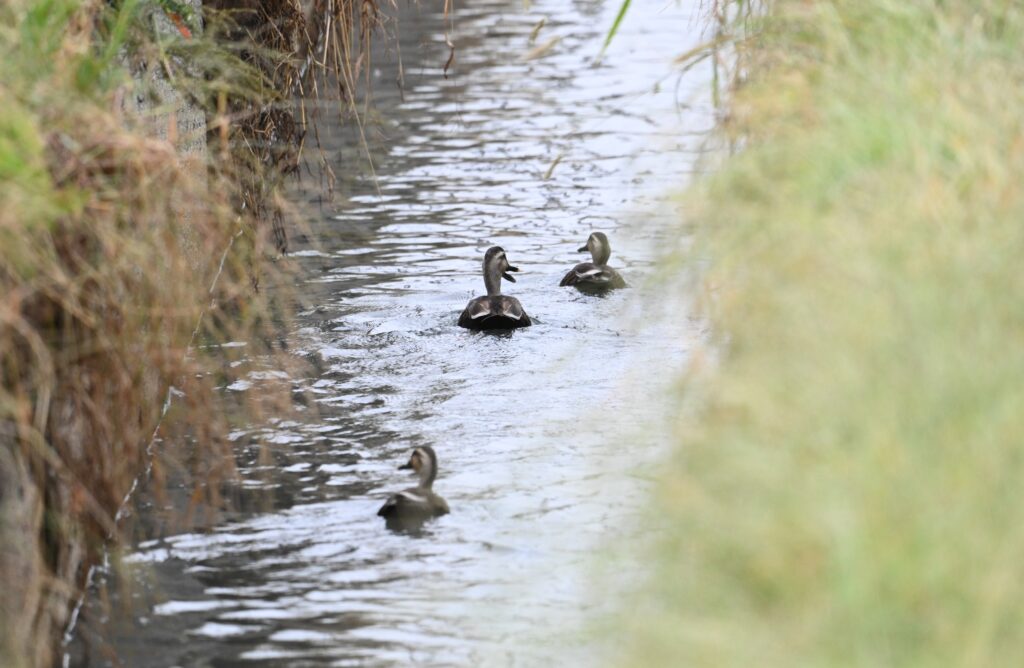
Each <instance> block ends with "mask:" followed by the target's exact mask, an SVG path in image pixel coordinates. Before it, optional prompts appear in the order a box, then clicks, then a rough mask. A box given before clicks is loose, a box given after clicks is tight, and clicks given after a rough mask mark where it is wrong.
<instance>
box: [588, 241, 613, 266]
mask: <svg viewBox="0 0 1024 668" xmlns="http://www.w3.org/2000/svg"><path fill="white" fill-rule="evenodd" d="M611 256H612V249H611V248H609V247H608V246H607V245H606V244H603V243H600V242H598V243H596V244H594V247H593V249H591V251H590V257H592V258H593V259H594V264H597V265H605V264H608V258H610V257H611Z"/></svg>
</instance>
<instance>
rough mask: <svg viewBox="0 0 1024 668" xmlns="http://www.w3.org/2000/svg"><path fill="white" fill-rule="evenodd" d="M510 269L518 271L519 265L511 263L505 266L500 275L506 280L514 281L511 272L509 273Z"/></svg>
mask: <svg viewBox="0 0 1024 668" xmlns="http://www.w3.org/2000/svg"><path fill="white" fill-rule="evenodd" d="M510 271H519V267H513V266H512V265H509V266H507V267H505V273H503V274H502V275H501V277H502V278H504V279H505V280H506V281H509V282H511V283H515V282H516V279H515V278H514V277H513V276H512V274H510V273H509V272H510Z"/></svg>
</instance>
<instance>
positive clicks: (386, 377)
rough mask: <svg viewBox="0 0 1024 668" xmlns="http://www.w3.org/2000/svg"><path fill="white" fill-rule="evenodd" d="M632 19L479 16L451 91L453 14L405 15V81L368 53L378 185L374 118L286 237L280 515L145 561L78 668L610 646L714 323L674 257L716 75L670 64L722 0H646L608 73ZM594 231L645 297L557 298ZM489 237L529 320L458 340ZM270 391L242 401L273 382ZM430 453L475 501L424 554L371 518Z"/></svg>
mask: <svg viewBox="0 0 1024 668" xmlns="http://www.w3.org/2000/svg"><path fill="white" fill-rule="evenodd" d="M429 4H430V5H439V4H440V3H429ZM617 8H618V3H614V2H613V3H610V4H607V5H606V4H602V3H594V2H582V1H580V2H573V3H566V2H562V1H560V0H546V1H542V2H536V3H533V5H532V7H530V8H529V9H525V8H524V5H523V3H522V2H521V1H512V0H510V1H508V2H501V1H499V0H482V1H481V2H477V3H474V4H473V5H472V6H471V7H458V8H457V10H456V14H455V18H454V24H455V32H454V34H453V41H454V42H455V44H456V46H457V52H456V65H455V67H454V69H453V70H452V72H451V73H450V75H451V76H450V78H449V79H447V80H445V79H444V78H442V76H441V72H440V69H441V66H442V65H443V63H444V61H445V60H446V58H447V49H446V48H444V46H443V39H442V37H441V31H442V30H443V25H444V23H443V18H442V16H441V15H440V10H439V8H438V10H437V11H435V9H434V7H432V6H430V7H428V3H421V5H420V6H419V7H418V8H417V7H415V6H408V7H406V6H405V5H404V4H403V10H402V11H403V14H402V17H403V18H402V21H401V23H400V25H399V28H398V32H399V34H400V35H401V37H402V58H403V61H404V65H405V89H404V93H402V94H400V93H399V91H398V90H397V89H396V88H395V87H394V86H393V85H392V83H391V82H392V81H393V79H394V75H395V67H394V63H393V59H392V61H391V62H388V61H387V60H386V59H385V58H383V57H380V58H378V62H379V64H376V65H374V67H375V75H376V79H377V82H376V83H375V93H374V105H375V107H374V108H375V109H376V111H375V112H374V114H373V116H372V118H371V119H369V121H370V122H368V124H367V128H366V137H367V145H368V148H369V150H370V152H371V154H372V155H373V157H374V161H375V167H376V172H377V183H376V184H375V183H374V181H373V179H371V178H369V177H368V175H367V171H368V170H367V169H366V168H365V165H366V163H365V157H364V156H363V155H362V153H363V152H364V150H365V148H367V147H365V146H362V145H361V142H360V141H359V140H358V137H357V135H356V133H354V132H353V131H352V129H351V127H349V128H348V129H337V128H336V129H335V130H334V132H331V133H328V132H326V130H325V134H324V136H325V137H326V138H325V140H324V145H325V150H326V156H327V158H328V159H329V160H330V161H331V163H332V164H333V166H334V170H335V172H336V173H337V175H338V182H337V184H336V199H335V203H334V204H325V205H323V206H319V204H318V202H317V201H316V199H315V198H313V197H311V199H309V200H308V201H307V202H306V203H305V204H306V205H307V206H308V207H309V210H312V211H314V212H316V215H313V216H312V217H311V220H310V222H309V231H308V238H307V239H299V240H297V241H296V242H295V243H293V250H294V251H295V252H294V254H293V256H292V262H295V263H297V264H298V266H299V269H300V271H299V275H300V276H301V280H302V285H301V287H300V289H299V292H300V294H301V295H302V301H301V306H300V314H299V316H298V318H297V321H296V326H295V328H294V331H293V332H291V334H290V336H289V346H290V348H291V352H292V353H293V354H294V355H295V356H296V357H298V358H303V359H307V360H312V361H313V362H314V364H313V365H311V366H310V367H309V369H310V370H309V371H307V372H298V373H297V372H295V371H289V374H290V376H289V379H290V382H292V383H293V384H294V387H295V389H296V390H297V391H299V392H301V393H304V394H305V395H306V396H308V397H312V401H311V402H310V403H309V406H308V407H305V408H303V407H302V406H300V411H299V413H298V415H297V416H292V417H290V418H288V419H270V420H267V421H266V422H263V423H259V424H251V425H249V426H248V427H247V428H245V429H239V430H238V431H236V432H234V433H233V434H232V440H233V443H234V447H235V450H236V453H237V454H238V458H239V461H240V462H241V469H240V474H241V476H242V481H241V489H243V490H245V492H246V494H248V495H250V496H252V497H253V498H259V499H262V503H253V504H245V505H244V506H243V507H241V508H238V509H236V511H235V512H234V513H232V514H231V515H230V516H229V518H228V519H224V520H223V521H220V522H217V523H215V524H214V525H213V526H212V527H209V528H208V529H207V530H203V531H198V530H194V531H191V532H186V533H179V534H171V535H162V536H158V537H156V538H153V539H150V540H144V541H142V542H140V543H139V544H138V545H137V546H135V548H134V549H133V550H132V551H131V553H130V554H129V555H128V557H127V561H128V562H129V563H135V564H140V565H142V566H143V567H142V568H139V569H136V570H135V580H136V581H135V583H134V586H133V587H132V589H131V590H130V594H129V596H128V597H129V598H131V599H133V604H132V605H130V606H123V605H114V606H113V607H112V609H111V610H110V611H109V613H108V612H105V611H103V609H102V608H101V607H100V606H96V605H90V606H89V607H88V608H87V612H86V615H85V620H84V621H83V623H82V627H83V630H82V635H83V636H89V646H88V647H85V648H84V649H83V648H81V647H80V648H79V649H78V653H77V654H76V657H77V658H76V661H78V662H82V663H85V662H86V661H88V662H90V663H92V664H94V665H96V664H99V665H103V664H105V663H107V662H109V658H108V657H109V654H110V653H113V654H116V655H117V656H118V657H120V659H121V660H122V661H124V662H125V664H127V665H139V666H142V665H145V666H175V665H180V666H225V665H241V664H245V665H249V664H265V665H282V664H287V665H339V666H344V665H374V666H377V665H407V664H409V663H418V664H424V665H479V664H498V665H506V664H511V665H533V664H538V665H539V664H547V663H550V662H552V661H556V660H557V661H567V660H572V661H575V662H582V661H587V662H590V661H592V660H593V659H594V658H596V656H597V653H598V652H599V651H600V647H601V643H599V642H596V641H594V639H593V638H591V637H590V636H588V634H587V630H588V628H589V625H590V624H592V623H593V620H595V619H597V618H598V617H599V616H600V615H601V614H602V613H604V612H606V611H611V610H615V604H616V601H617V600H618V599H617V595H618V593H619V592H621V591H622V590H623V589H624V588H626V587H628V586H629V584H630V583H631V582H633V581H635V579H636V578H639V577H642V576H643V569H642V565H641V564H640V563H638V562H636V561H635V560H630V557H629V556H628V553H629V552H630V549H629V548H630V546H632V545H634V544H636V543H637V542H638V541H642V540H643V539H644V532H643V530H642V525H641V524H640V522H639V521H638V514H639V513H641V512H642V511H643V509H644V502H645V499H646V495H647V493H648V491H649V486H650V482H649V476H648V474H647V473H648V472H649V469H650V466H651V464H652V463H653V462H657V460H658V458H659V457H660V456H663V455H664V453H665V449H666V444H667V437H666V435H665V434H666V428H665V424H666V422H667V421H668V419H670V418H671V406H672V401H671V398H670V397H669V396H668V392H669V388H670V384H671V382H672V381H673V379H674V377H675V375H676V371H677V370H678V369H680V368H681V367H682V366H683V365H684V364H685V363H686V360H687V352H688V350H689V349H690V348H691V347H693V345H694V344H695V342H696V341H697V339H698V337H699V335H700V328H699V324H698V323H697V322H696V320H695V319H694V318H693V316H692V315H691V313H690V312H689V311H688V310H687V307H686V305H685V304H682V303H679V301H680V300H679V299H678V298H677V295H676V294H675V293H672V296H671V297H669V296H665V294H664V293H663V292H662V289H663V285H662V280H660V278H659V276H658V275H657V274H656V273H655V271H656V270H655V266H654V265H653V261H654V260H655V259H656V258H657V256H658V255H659V253H660V252H662V251H663V250H665V249H666V248H674V247H677V246H678V245H680V244H682V243H685V238H683V237H682V232H681V230H682V229H684V228H683V227H682V226H681V225H680V219H681V214H680V212H679V211H678V210H677V208H676V206H674V205H673V204H672V203H671V202H669V201H667V200H666V195H668V194H670V193H671V192H673V191H678V190H679V189H680V188H681V187H682V186H683V185H685V183H686V181H687V179H688V178H689V175H690V174H691V173H692V171H693V170H694V168H695V161H696V159H697V157H698V148H699V147H700V146H701V142H702V137H703V135H704V133H705V132H706V131H707V129H708V126H709V124H710V123H711V119H712V114H711V112H710V110H709V108H708V104H709V103H708V97H709V94H708V93H709V90H708V78H709V73H708V71H707V70H706V69H705V68H697V69H694V70H692V71H691V72H690V73H689V74H688V75H687V77H686V78H685V79H682V80H679V79H678V77H677V76H672V75H671V66H670V60H671V58H672V57H674V56H675V55H678V54H681V53H683V52H684V51H686V50H688V49H689V48H691V47H692V46H693V45H695V44H697V43H699V42H700V41H701V39H702V26H703V23H702V22H701V20H700V17H699V2H690V3H686V2H683V3H678V4H677V3H672V2H665V3H661V2H646V3H634V5H633V7H632V8H631V10H630V13H629V15H628V16H627V19H626V22H625V23H624V25H623V28H622V31H621V32H620V34H619V35H618V36H617V38H616V40H615V42H614V43H613V45H612V48H611V49H610V50H609V52H608V54H607V56H606V58H605V59H604V63H603V64H602V65H600V66H597V67H595V66H593V62H592V61H593V58H594V56H595V55H596V54H597V53H598V51H599V49H600V44H601V41H602V39H603V36H604V31H605V30H606V29H607V27H608V26H610V25H611V22H612V20H613V18H614V14H615V12H616V11H617ZM542 18H544V19H545V25H544V26H543V28H542V29H541V30H540V31H539V33H538V36H537V39H536V42H535V43H534V44H532V45H531V43H530V35H531V32H532V31H533V30H534V27H535V26H536V25H537V23H538V22H539V21H540V20H541V19H542ZM555 37H557V38H558V41H557V43H555V44H554V45H553V47H552V48H551V50H550V51H549V52H548V53H547V54H546V55H543V57H540V58H537V59H532V60H529V59H524V58H523V56H524V54H528V53H529V52H530V51H531V49H533V48H535V47H537V46H539V45H543V44H546V43H548V41H549V40H551V39H552V38H555ZM556 159H557V160H558V162H557V164H554V166H553V168H552V164H553V163H554V162H555V161H556ZM549 171H550V175H549V176H550V178H545V177H546V176H548V172H549ZM378 185H379V189H380V194H378V193H377V186H378ZM593 229H599V230H602V231H604V232H606V233H607V234H608V235H609V237H610V238H611V241H612V248H613V255H612V261H611V263H612V264H613V266H616V267H617V268H619V269H620V270H621V271H622V273H623V274H624V275H625V277H626V279H627V281H629V282H630V283H631V285H632V287H631V288H630V289H627V290H621V291H618V292H616V293H613V294H610V295H608V296H606V297H597V296H586V295H582V294H580V293H577V292H576V291H574V290H571V289H568V288H558V287H557V284H558V281H559V279H560V278H561V276H562V275H563V274H564V273H565V272H566V271H567V270H568V269H569V268H570V267H571V266H572V265H573V264H574V263H576V262H579V261H582V260H584V259H588V258H585V257H583V256H581V255H580V254H578V253H576V252H575V251H576V249H577V248H578V247H579V246H581V245H582V244H583V243H584V242H585V240H586V237H587V235H588V234H589V232H590V231H591V230H593ZM490 245H501V246H502V247H504V248H505V249H506V251H507V252H508V256H509V259H510V261H511V262H512V263H513V264H515V265H517V266H519V267H520V268H521V269H522V271H521V272H520V273H519V274H518V275H517V278H518V282H517V283H515V284H508V283H505V284H504V287H505V292H506V293H507V294H512V295H515V296H517V297H519V299H520V300H521V301H522V303H523V305H524V307H525V309H526V310H527V312H528V313H529V314H530V315H531V317H533V318H534V320H535V323H536V324H535V326H533V327H531V328H529V329H524V330H519V331H516V332H514V333H512V334H511V335H489V334H477V333H472V332H468V331H464V330H461V329H459V328H457V327H456V326H455V321H456V319H457V317H458V314H459V312H460V311H461V309H462V308H463V306H464V305H465V303H466V302H467V301H468V299H469V298H470V297H472V296H474V295H476V294H480V292H481V291H482V289H483V282H482V279H481V276H480V261H481V259H482V256H483V252H484V250H485V249H486V248H487V247H488V246H490ZM261 378H262V377H253V378H251V379H249V381H247V382H242V383H236V384H234V385H232V386H231V387H229V388H225V391H226V392H233V393H245V392H257V393H258V392H260V388H261V383H262V380H261ZM422 444H430V445H433V446H434V447H435V448H436V449H437V451H438V454H439V458H440V476H439V478H438V480H437V483H436V484H435V490H436V491H437V492H439V493H440V494H441V495H443V496H444V497H445V498H446V499H447V500H448V502H449V504H450V506H451V508H452V512H451V514H450V515H447V516H445V517H443V518H440V519H439V520H437V521H435V522H433V523H431V524H429V525H427V527H426V530H425V532H424V533H423V534H422V535H419V536H410V535H403V534H395V533H391V532H388V531H387V530H385V528H384V525H383V522H382V521H381V520H380V518H378V517H376V516H375V513H376V511H377V509H378V507H379V506H380V505H381V503H382V502H383V500H384V499H385V498H386V496H387V494H388V493H390V492H392V491H395V490H398V489H401V488H403V487H405V486H408V485H410V484H412V481H411V480H410V479H409V478H407V477H406V476H404V475H403V474H402V472H399V471H398V470H396V469H397V466H398V465H399V464H402V463H404V462H405V461H406V460H407V458H408V455H409V452H410V451H411V449H412V448H414V447H415V446H417V445H422ZM259 453H262V454H259ZM624 555H625V556H624ZM609 564H613V566H611V567H610V566H609ZM90 611H91V612H90ZM79 644H82V643H79ZM83 657H88V658H83ZM567 657H571V659H569V658H567Z"/></svg>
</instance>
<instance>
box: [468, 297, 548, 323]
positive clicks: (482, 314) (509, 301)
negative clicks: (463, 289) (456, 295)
mask: <svg viewBox="0 0 1024 668" xmlns="http://www.w3.org/2000/svg"><path fill="white" fill-rule="evenodd" d="M531 324H533V323H532V322H531V321H530V316H528V315H526V312H525V311H524V310H523V306H522V304H520V303H519V300H518V299H516V298H515V297H506V296H504V295H498V296H497V297H477V298H475V299H473V300H471V301H470V302H469V304H468V305H466V309H465V310H464V311H463V312H462V315H460V316H459V327H465V328H467V329H514V328H516V327H528V326H529V325H531Z"/></svg>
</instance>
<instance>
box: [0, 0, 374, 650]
mask: <svg viewBox="0 0 1024 668" xmlns="http://www.w3.org/2000/svg"><path fill="white" fill-rule="evenodd" d="M250 4H251V3H246V2H244V0H238V1H237V2H232V1H230V0H223V1H221V2H211V3H210V5H211V11H209V12H208V13H207V14H206V15H205V17H204V20H205V28H206V29H205V30H204V31H203V32H202V33H199V32H198V30H194V29H196V28H198V25H197V22H196V21H195V19H196V17H185V18H191V19H193V20H192V21H191V22H190V23H192V24H193V25H192V26H191V27H192V30H184V31H182V30H181V29H180V27H179V29H174V28H170V25H171V24H170V23H169V22H168V23H167V25H168V27H169V29H167V30H163V31H161V30H158V29H155V28H154V26H155V25H157V24H159V23H160V22H161V21H163V22H167V21H166V18H165V15H166V11H165V9H166V7H167V6H173V7H178V6H179V3H170V4H168V3H167V2H163V1H162V0H160V1H158V0H124V1H123V2H116V3H110V2H105V1H103V0H13V1H12V2H8V3H5V4H4V5H3V6H2V7H0V99H2V100H3V105H2V108H0V202H2V203H3V205H2V206H0V249H2V251H0V464H2V465H3V466H4V470H0V483H3V482H5V481H6V484H8V485H11V488H12V489H15V487H14V486H13V485H12V482H11V481H14V483H16V485H17V487H16V490H17V491H16V493H8V490H7V489H3V485H0V510H3V511H4V513H5V514H4V516H2V517H0V546H3V547H2V548H0V582H3V583H4V587H5V596H4V597H3V598H2V599H0V664H2V665H4V666H12V667H17V666H22V665H49V664H50V663H51V662H52V650H53V649H54V646H55V642H56V640H57V638H59V634H60V633H61V631H62V627H63V625H64V622H65V620H66V619H67V614H68V611H69V608H70V606H71V604H72V602H73V601H74V600H75V599H76V598H77V597H78V595H79V590H80V588H81V587H82V585H83V584H85V573H86V572H87V570H88V568H89V566H90V565H92V564H94V563H96V562H97V561H98V559H99V558H100V555H101V554H102V552H103V550H104V549H105V547H106V545H107V544H108V542H109V541H110V540H112V539H116V538H117V537H118V533H119V530H120V527H119V526H118V522H117V513H118V511H119V510H120V508H121V506H122V504H123V503H124V500H125V498H126V494H127V493H128V490H129V489H131V488H132V485H133V484H134V481H135V480H136V479H137V478H138V477H139V476H140V475H143V474H144V473H145V471H146V470H147V466H148V465H149V464H150V463H151V457H150V452H149V451H148V447H147V446H148V445H149V444H150V443H151V442H152V441H153V438H154V429H155V428H156V427H157V425H158V424H160V418H161V415H162V408H163V403H164V399H165V397H166V396H167V389H168V388H169V387H171V386H174V387H176V388H178V389H179V390H182V391H183V393H184V399H183V400H179V401H178V402H177V404H178V405H177V406H176V410H175V413H174V415H175V416H176V420H177V423H178V424H175V425H168V424H167V423H164V424H163V427H164V431H163V432H162V433H163V435H164V436H165V437H169V438H182V437H183V436H182V435H181V431H182V425H185V426H187V429H188V437H189V438H190V439H191V442H192V443H193V444H194V446H195V447H194V452H193V454H194V458H193V459H194V464H193V466H194V467H195V469H196V472H197V474H198V479H199V483H200V485H201V486H202V488H203V489H205V490H207V491H208V492H209V493H210V494H212V495H215V494H216V490H217V489H218V485H217V483H218V481H222V480H223V479H224V478H225V477H227V476H230V474H231V471H232V464H233V459H232V457H231V450H230V447H229V446H228V444H227V441H226V439H225V438H224V433H226V429H227V424H226V420H225V418H224V416H223V414H222V411H221V410H219V409H220V408H221V406H220V405H219V404H218V401H217V400H216V396H215V392H214V387H215V386H216V385H218V384H224V383H225V382H230V380H228V381H225V379H226V378H227V377H228V376H229V375H231V374H237V373H244V372H245V369H247V368H251V365H247V364H245V363H242V362H243V360H239V359H237V357H238V356H240V355H241V354H242V353H241V352H237V349H227V350H222V349H219V348H218V347H217V345H216V344H217V343H218V342H223V341H229V340H230V341H237V340H243V341H247V342H249V344H250V345H249V346H248V347H247V348H245V349H244V355H245V356H246V357H248V358H250V360H249V361H252V360H251V358H258V357H259V355H260V354H261V353H264V352H273V351H274V350H275V346H276V345H277V344H276V343H275V342H276V341H278V340H279V338H280V337H279V336H278V332H277V331H276V329H277V328H279V327H281V323H282V315H281V310H282V309H281V308H280V307H279V306H275V305H274V304H271V303H270V301H269V300H268V299H267V298H266V297H265V295H264V294H262V293H260V292H259V291H258V289H255V288H256V286H258V283H259V277H260V276H261V275H263V274H264V273H265V272H267V271H273V272H277V271H279V267H275V266H274V265H268V264H266V263H263V262H262V261H261V260H262V257H263V255H265V254H266V253H265V251H264V250H263V249H265V248H266V247H267V246H269V244H270V243H276V245H277V247H278V248H279V249H282V250H283V248H284V247H285V238H284V236H283V230H282V223H283V220H284V216H285V213H286V212H285V210H284V207H283V206H282V203H281V197H280V195H279V193H278V192H277V190H276V185H277V184H278V183H279V182H280V179H281V174H282V173H283V172H286V171H288V170H289V169H294V165H295V164H296V163H297V151H298V146H299V145H300V144H301V142H302V141H303V136H302V134H303V127H302V125H301V123H300V124H298V125H297V124H296V122H295V120H294V118H295V115H294V114H293V110H292V109H291V108H290V107H289V106H288V105H289V104H290V102H291V97H292V95H294V94H297V95H299V96H301V97H310V98H312V97H316V96H317V95H319V92H317V91H319V90H323V89H325V88H326V86H325V82H328V81H330V82H332V83H333V82H336V81H345V82H346V88H345V90H344V91H342V92H343V93H345V94H349V93H350V92H351V90H352V88H353V87H354V84H355V83H356V81H357V80H358V78H359V76H360V72H361V71H362V70H360V67H363V66H366V67H368V61H367V60H365V59H364V60H362V64H361V65H360V64H358V61H357V56H358V55H359V54H361V53H364V54H365V52H366V50H367V49H368V48H369V40H370V35H371V32H372V30H373V29H374V26H375V25H376V23H377V21H378V19H379V16H378V14H377V13H376V4H375V3H374V2H372V1H368V2H360V3H356V2H353V1H349V0H346V1H343V2H327V0H316V2H313V3H311V4H310V5H309V8H310V11H311V12H312V14H311V15H310V16H311V18H310V19H309V21H310V24H308V25H304V24H303V23H302V19H303V18H304V17H302V16H301V15H299V14H298V13H297V12H296V11H293V10H295V9H296V8H297V7H298V4H296V3H287V2H284V1H283V0H281V1H280V2H276V1H275V2H273V3H259V6H258V8H257V9H246V7H248V6H249V5H250ZM214 7H215V8H216V10H217V11H212V10H213V8H214ZM275 12H276V13H275ZM356 36H357V38H358V41H356ZM339 42H342V44H341V45H339ZM325 50H326V51H328V53H325ZM366 58H368V56H366ZM328 70H330V71H328ZM169 88H173V89H174V90H175V91H177V94H178V100H177V101H175V100H174V96H169V95H168V89H169ZM182 100H188V101H191V102H192V103H194V104H195V105H196V106H197V108H198V110H199V112H198V114H199V117H200V119H202V118H205V120H206V128H207V130H208V132H209V134H208V136H193V137H183V136H180V135H179V133H178V128H177V122H176V119H179V118H182V117H183V116H184V115H185V114H186V113H187V112H186V111H185V110H184V108H183V105H182ZM300 118H302V119H303V121H304V119H305V117H304V116H301V115H300ZM198 134H199V135H203V134H204V130H203V129H200V130H198ZM197 140H198V144H200V145H203V144H206V145H207V146H208V150H207V151H205V153H202V152H201V153H198V154H185V153H184V152H183V148H182V147H183V144H187V143H192V144H195V143H197ZM268 184H269V185H268ZM277 282H278V283H279V284H280V283H286V281H277ZM284 301H287V300H284ZM261 342H267V344H266V346H267V347H261ZM200 343H201V344H202V345H195V344H200ZM207 351H218V352H216V353H213V352H210V353H208V352H207ZM232 351H236V352H232ZM233 356H235V357H233ZM285 393H286V394H287V389H285ZM262 399H264V398H262V397H261V402H260V403H261V404H263V403H266V402H264V401H262ZM271 399H273V398H272V397H271ZM252 410H253V411H258V410H260V407H259V406H254V407H253V408H252ZM157 473H158V474H159V469H158V470H157ZM194 500H195V501H196V502H197V503H198V502H200V501H212V502H214V503H215V504H216V502H217V501H218V500H217V499H216V498H213V499H207V498H205V497H202V498H200V497H194ZM182 511H183V512H187V511H188V509H182ZM15 515H16V516H15ZM12 545H17V546H18V547H19V550H20V551H19V550H14V549H8V547H10V546H12ZM21 548H24V549H21ZM15 552H17V553H18V554H17V555H15Z"/></svg>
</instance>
